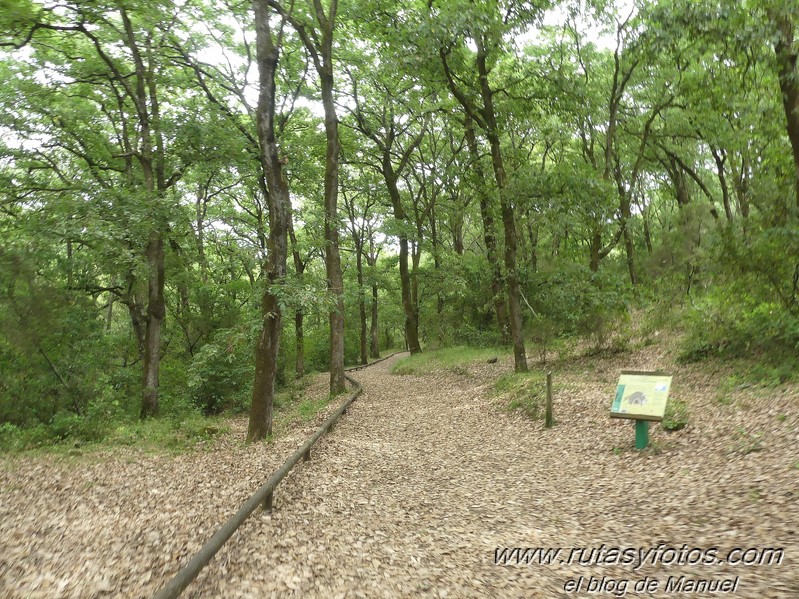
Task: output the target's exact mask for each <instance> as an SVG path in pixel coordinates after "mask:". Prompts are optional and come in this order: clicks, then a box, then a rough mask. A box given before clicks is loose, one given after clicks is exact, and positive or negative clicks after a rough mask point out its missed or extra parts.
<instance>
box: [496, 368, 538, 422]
mask: <svg viewBox="0 0 799 599" xmlns="http://www.w3.org/2000/svg"><path fill="white" fill-rule="evenodd" d="M494 392H495V394H496V395H499V396H502V397H503V399H504V400H505V405H506V407H507V409H508V410H509V411H511V412H515V411H520V412H522V413H523V414H524V415H525V416H527V417H528V418H530V419H532V420H538V419H541V418H543V417H544V404H545V402H546V392H547V379H546V375H545V374H543V373H539V372H514V373H509V374H504V375H502V376H501V377H499V378H498V379H497V381H496V382H495V383H494Z"/></svg>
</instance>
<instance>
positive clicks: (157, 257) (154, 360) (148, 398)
mask: <svg viewBox="0 0 799 599" xmlns="http://www.w3.org/2000/svg"><path fill="white" fill-rule="evenodd" d="M147 266H148V267H149V270H150V274H149V277H148V282H147V286H148V294H147V322H146V328H145V333H144V376H143V379H144V380H143V385H142V404H141V418H149V417H151V416H157V415H158V382H159V381H158V379H159V374H160V365H161V355H160V352H161V324H162V323H163V320H164V316H165V314H166V306H165V304H164V240H163V238H162V237H161V235H160V234H159V233H158V232H157V231H151V232H150V239H149V241H148V243H147Z"/></svg>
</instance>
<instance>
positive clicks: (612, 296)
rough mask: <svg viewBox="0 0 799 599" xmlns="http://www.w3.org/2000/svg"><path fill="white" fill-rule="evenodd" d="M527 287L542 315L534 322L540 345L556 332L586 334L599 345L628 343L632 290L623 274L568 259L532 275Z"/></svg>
mask: <svg viewBox="0 0 799 599" xmlns="http://www.w3.org/2000/svg"><path fill="white" fill-rule="evenodd" d="M525 289H526V290H527V292H526V293H527V295H526V297H527V299H528V301H529V303H530V306H531V307H532V309H533V311H534V312H535V317H536V318H534V319H533V320H531V325H530V328H531V329H532V331H533V333H532V335H533V338H534V340H535V341H536V342H537V344H539V347H540V348H541V347H543V348H546V347H548V346H549V345H550V344H551V343H552V341H553V339H554V337H555V334H556V332H557V334H559V335H562V336H565V335H570V334H571V335H574V334H576V335H581V336H583V337H586V338H588V339H590V340H591V341H592V344H593V348H594V350H595V351H602V350H607V349H612V350H622V349H624V348H626V344H627V342H628V341H629V335H628V332H627V330H626V328H625V324H626V323H627V322H628V320H629V314H628V310H629V297H630V290H629V287H628V284H627V283H626V282H625V281H624V280H623V279H622V278H621V277H620V276H619V275H616V274H615V273H612V272H604V273H592V272H590V271H589V270H588V268H587V267H586V266H581V265H578V264H569V263H566V264H563V265H561V266H559V267H557V268H552V269H549V270H547V271H546V272H537V273H533V274H531V275H529V281H528V283H527V284H526V286H525Z"/></svg>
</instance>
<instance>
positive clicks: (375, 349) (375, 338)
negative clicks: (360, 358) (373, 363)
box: [369, 285, 380, 358]
mask: <svg viewBox="0 0 799 599" xmlns="http://www.w3.org/2000/svg"><path fill="white" fill-rule="evenodd" d="M377 315H378V313H377V285H372V321H371V323H370V329H369V335H370V337H371V340H372V341H371V344H370V346H369V354H370V355H371V356H372V357H373V358H379V357H380V337H379V330H378V325H377Z"/></svg>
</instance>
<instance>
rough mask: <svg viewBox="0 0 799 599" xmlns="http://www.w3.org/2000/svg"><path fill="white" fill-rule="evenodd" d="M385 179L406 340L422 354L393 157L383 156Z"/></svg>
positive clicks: (409, 346) (415, 350)
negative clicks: (396, 228) (394, 225)
mask: <svg viewBox="0 0 799 599" xmlns="http://www.w3.org/2000/svg"><path fill="white" fill-rule="evenodd" d="M382 170H383V178H384V179H385V181H386V188H387V189H388V197H389V199H390V200H391V206H392V208H393V209H394V218H395V219H397V224H398V225H399V228H400V232H399V235H398V237H399V271H400V289H401V293H402V310H403V312H404V313H405V338H406V340H407V347H408V351H410V352H411V354H418V353H421V351H422V348H421V346H420V345H419V327H418V323H417V321H416V313H415V311H414V309H413V301H412V297H411V277H410V272H409V269H408V253H409V252H408V235H407V233H406V232H405V210H404V209H403V207H402V197H401V196H400V192H399V188H398V187H397V175H396V174H395V173H394V169H393V167H392V166H391V155H390V154H388V153H384V155H383V169H382Z"/></svg>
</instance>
